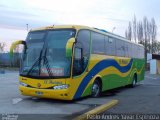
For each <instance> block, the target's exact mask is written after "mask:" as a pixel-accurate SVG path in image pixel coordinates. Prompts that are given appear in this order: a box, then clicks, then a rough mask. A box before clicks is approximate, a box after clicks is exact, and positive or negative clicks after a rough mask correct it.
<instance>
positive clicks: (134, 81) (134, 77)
mask: <svg viewBox="0 0 160 120" xmlns="http://www.w3.org/2000/svg"><path fill="white" fill-rule="evenodd" d="M136 85H137V75H136V74H134V76H133V80H132V84H131V87H132V88H134V87H136Z"/></svg>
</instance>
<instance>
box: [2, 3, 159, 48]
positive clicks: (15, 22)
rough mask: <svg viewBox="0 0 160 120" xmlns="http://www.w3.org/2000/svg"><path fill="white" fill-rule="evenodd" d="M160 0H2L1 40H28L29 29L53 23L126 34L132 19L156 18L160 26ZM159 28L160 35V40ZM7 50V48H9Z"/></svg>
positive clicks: (9, 41) (8, 43) (7, 41)
mask: <svg viewBox="0 0 160 120" xmlns="http://www.w3.org/2000/svg"><path fill="white" fill-rule="evenodd" d="M159 12H160V0H0V42H6V43H7V45H8V46H10V43H11V42H13V41H15V40H19V39H25V37H26V35H27V30H26V28H27V27H26V24H28V25H29V29H32V28H37V27H42V26H48V25H53V24H55V25H56V24H78V25H87V26H90V27H97V28H101V29H106V30H107V31H110V32H111V31H112V29H113V28H114V27H116V29H115V30H114V33H115V34H119V35H121V36H124V33H125V30H126V28H127V27H128V22H129V21H130V20H132V19H133V16H134V14H135V15H136V16H137V19H139V20H140V19H143V16H147V17H148V19H151V18H152V17H154V18H155V20H156V24H157V26H158V28H159V27H160V14H159ZM159 31H160V30H159V29H158V38H159V39H160V32H159ZM6 49H8V47H6Z"/></svg>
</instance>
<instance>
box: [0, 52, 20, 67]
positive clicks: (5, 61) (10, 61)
mask: <svg viewBox="0 0 160 120" xmlns="http://www.w3.org/2000/svg"><path fill="white" fill-rule="evenodd" d="M20 57H21V54H20V53H14V54H13V57H12V58H11V57H10V54H9V53H0V66H1V67H19V66H20Z"/></svg>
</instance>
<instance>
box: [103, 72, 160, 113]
mask: <svg viewBox="0 0 160 120" xmlns="http://www.w3.org/2000/svg"><path fill="white" fill-rule="evenodd" d="M106 94H107V93H106ZM104 96H106V95H104ZM102 97H103V96H102ZM108 98H109V99H117V100H119V103H118V105H116V106H115V107H113V108H111V109H109V110H108V111H106V112H105V114H121V113H122V114H160V76H159V75H150V74H149V72H146V75H145V80H144V81H143V82H141V83H140V84H139V85H137V86H136V87H135V88H127V87H125V88H120V89H117V90H114V91H112V92H110V93H108Z"/></svg>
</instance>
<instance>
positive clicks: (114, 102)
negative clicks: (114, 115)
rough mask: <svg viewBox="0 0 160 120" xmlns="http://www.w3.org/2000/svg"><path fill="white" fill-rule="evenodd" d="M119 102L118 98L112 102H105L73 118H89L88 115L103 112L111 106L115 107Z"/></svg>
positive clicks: (83, 119)
mask: <svg viewBox="0 0 160 120" xmlns="http://www.w3.org/2000/svg"><path fill="white" fill-rule="evenodd" d="M117 103H118V100H112V101H110V102H107V103H106V104H103V105H101V106H98V107H96V108H95V109H93V110H90V111H88V112H86V113H84V114H82V115H80V116H78V117H76V118H74V119H73V120H87V116H88V115H95V114H99V113H102V112H104V111H106V110H108V109H110V108H111V107H113V106H114V105H116V104H117Z"/></svg>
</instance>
